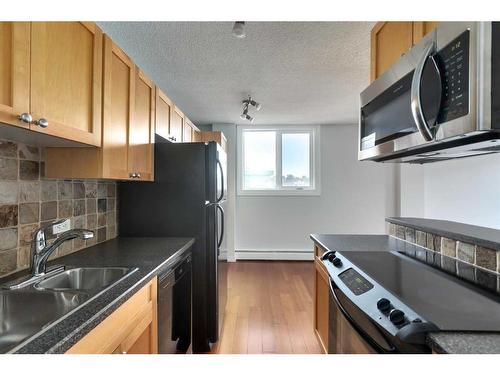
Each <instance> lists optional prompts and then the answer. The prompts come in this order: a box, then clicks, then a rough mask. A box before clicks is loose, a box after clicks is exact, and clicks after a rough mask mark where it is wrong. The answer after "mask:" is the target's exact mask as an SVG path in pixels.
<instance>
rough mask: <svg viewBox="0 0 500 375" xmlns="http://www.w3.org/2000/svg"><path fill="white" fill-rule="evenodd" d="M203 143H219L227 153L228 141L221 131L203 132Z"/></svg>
mask: <svg viewBox="0 0 500 375" xmlns="http://www.w3.org/2000/svg"><path fill="white" fill-rule="evenodd" d="M201 141H202V142H210V141H214V142H217V143H218V144H219V145H220V146H221V147H222V149H223V150H224V151H226V152H227V139H226V136H225V135H224V133H223V132H221V131H211V132H201Z"/></svg>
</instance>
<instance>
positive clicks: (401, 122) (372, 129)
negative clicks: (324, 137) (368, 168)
mask: <svg viewBox="0 0 500 375" xmlns="http://www.w3.org/2000/svg"><path fill="white" fill-rule="evenodd" d="M479 26H480V24H479V23H461V22H450V23H444V25H443V26H441V27H440V28H438V29H437V30H435V31H434V32H431V33H430V34H428V35H427V36H426V37H425V38H424V39H423V40H422V41H421V42H420V43H419V44H417V45H415V46H414V47H413V48H412V49H410V50H409V51H408V52H407V53H406V54H404V55H403V56H402V57H401V58H400V60H399V61H398V62H397V63H396V64H394V66H392V67H391V69H390V70H389V71H388V72H386V73H384V74H383V75H382V76H381V77H380V78H378V79H377V80H376V81H374V82H373V83H372V84H371V85H370V86H368V87H367V88H366V89H365V90H364V91H363V92H362V93H361V95H360V100H361V103H360V104H361V105H360V107H361V108H360V119H359V137H360V140H359V153H358V159H359V160H366V159H372V160H384V159H386V158H388V156H390V155H391V154H392V153H395V152H400V151H403V150H407V149H410V148H419V147H423V146H426V145H428V144H430V143H432V142H436V141H441V140H445V139H448V138H452V137H455V136H461V135H464V134H469V133H472V132H474V131H476V130H478V126H477V124H478V121H477V120H478V119H477V117H476V107H477V105H476V103H477V100H476V95H477V92H476V91H477V90H476V84H477V83H476V82H475V81H476V79H475V77H477V68H478V65H477V61H476V60H477V56H476V55H477V48H476V46H477V43H478V41H477V39H478V38H479V37H480V32H479V29H480V27H479ZM483 112H484V111H483Z"/></svg>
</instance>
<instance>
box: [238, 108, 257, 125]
mask: <svg viewBox="0 0 500 375" xmlns="http://www.w3.org/2000/svg"><path fill="white" fill-rule="evenodd" d="M240 118H241V119H242V120H248V121H250V122H253V120H254V119H253V117H252V116H250V115H249V114H248V104H245V105H244V106H243V113H242V114H241V115H240Z"/></svg>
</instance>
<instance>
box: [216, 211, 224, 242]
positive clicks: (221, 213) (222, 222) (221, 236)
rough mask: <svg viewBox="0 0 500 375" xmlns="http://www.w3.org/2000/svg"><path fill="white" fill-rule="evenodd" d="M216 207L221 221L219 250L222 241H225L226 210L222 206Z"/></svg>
mask: <svg viewBox="0 0 500 375" xmlns="http://www.w3.org/2000/svg"><path fill="white" fill-rule="evenodd" d="M216 207H217V209H218V210H219V212H220V221H221V228H220V236H219V238H218V239H217V249H219V247H220V245H222V241H223V240H224V209H223V208H222V207H221V206H220V205H217V206H216Z"/></svg>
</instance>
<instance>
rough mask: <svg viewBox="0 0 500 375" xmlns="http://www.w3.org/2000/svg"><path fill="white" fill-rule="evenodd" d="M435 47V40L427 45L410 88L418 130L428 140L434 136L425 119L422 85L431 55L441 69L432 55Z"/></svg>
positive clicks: (412, 112)
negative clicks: (426, 65) (421, 93)
mask: <svg viewBox="0 0 500 375" xmlns="http://www.w3.org/2000/svg"><path fill="white" fill-rule="evenodd" d="M434 49H435V46H434V42H430V43H429V44H427V46H426V47H425V49H424V53H423V54H422V57H421V58H420V61H419V62H418V64H417V67H416V68H415V72H414V73H413V79H412V81H411V90H410V95H411V96H410V97H411V114H412V116H413V120H414V121H415V124H416V125H417V129H418V131H419V132H420V134H421V135H422V137H423V138H424V139H425V140H426V141H431V140H432V138H433V136H432V132H431V129H430V128H429V124H427V120H426V119H425V116H424V111H423V109H422V100H421V99H422V98H421V96H420V86H421V82H422V75H423V73H424V67H425V63H426V62H427V59H428V58H429V57H430V58H431V60H432V63H433V64H434V66H435V68H436V70H437V71H438V72H439V69H438V68H437V65H436V61H435V60H434V58H432V56H431V53H432V52H433V51H434Z"/></svg>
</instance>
